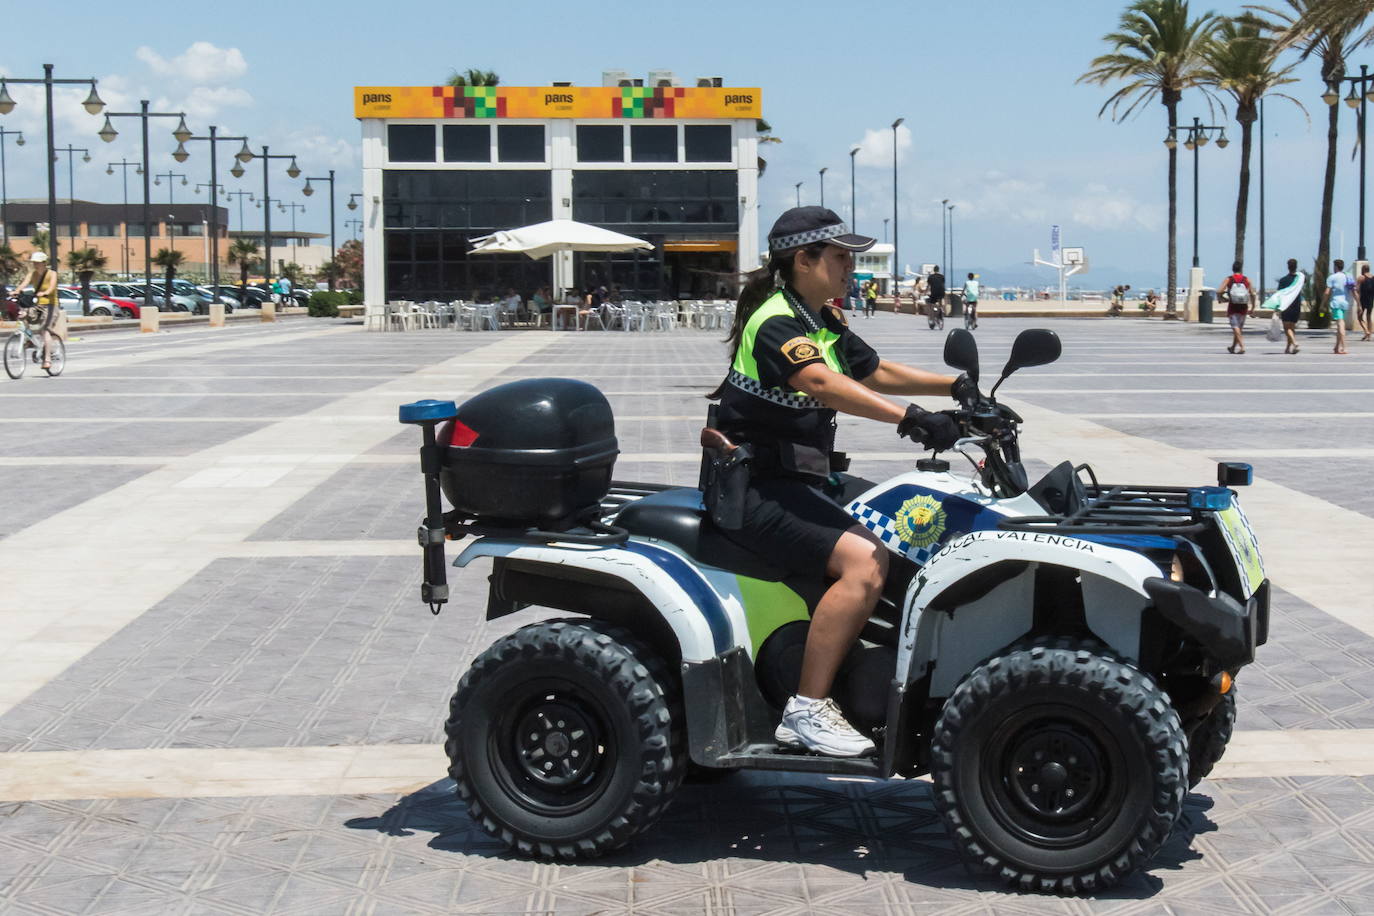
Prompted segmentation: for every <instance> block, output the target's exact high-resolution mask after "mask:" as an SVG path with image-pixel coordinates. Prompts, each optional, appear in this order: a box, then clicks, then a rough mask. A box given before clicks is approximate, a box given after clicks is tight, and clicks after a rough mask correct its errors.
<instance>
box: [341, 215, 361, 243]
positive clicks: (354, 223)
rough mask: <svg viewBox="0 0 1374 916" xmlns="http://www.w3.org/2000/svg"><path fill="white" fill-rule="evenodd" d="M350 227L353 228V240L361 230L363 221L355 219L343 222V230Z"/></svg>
mask: <svg viewBox="0 0 1374 916" xmlns="http://www.w3.org/2000/svg"><path fill="white" fill-rule="evenodd" d="M350 226H351V227H352V228H353V238H355V239H356V238H357V237H358V230H359V229H361V228H363V221H362V220H360V219H358V218H357V217H354V218H353V219H346V220H344V228H345V229H347V228H349V227H350Z"/></svg>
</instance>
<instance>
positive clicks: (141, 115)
mask: <svg viewBox="0 0 1374 916" xmlns="http://www.w3.org/2000/svg"><path fill="white" fill-rule="evenodd" d="M148 105H149V103H148V100H147V99H142V100H141V101H140V102H139V103H138V106H139V107H138V111H111V112H108V113H107V114H106V115H105V126H104V127H102V128H100V130H99V132H98V133H97V136H99V137H100V139H102V140H104V141H105V142H106V143H113V142H114V141H115V138H116V137H118V136H119V131H117V130H115V129H114V125H113V124H111V123H110V119H111V118H138V119H139V123H140V126H141V128H142V135H143V168H142V171H143V290H144V294H145V296H146V297H147V298H146V299H144V302H147V303H151V302H152V301H153V298H152V297H153V226H152V223H153V216H152V210H151V205H152V185H151V183H150V180H149V179H150V178H151V177H152V176H151V175H150V174H149V172H150V169H151V166H149V164H148V119H149V118H177V119H179V120H178V121H177V126H176V128H175V129H173V131H172V137H173V138H175V140H176V141H177V143H179V144H180V143H185V142H186V140H187V138H189V137H190V136H191V129H190V128H189V127H187V126H186V112H184V111H149V110H148ZM126 225H127V223H126ZM170 292H171V289H170V287H169V288H168V293H170Z"/></svg>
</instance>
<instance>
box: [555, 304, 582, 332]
mask: <svg viewBox="0 0 1374 916" xmlns="http://www.w3.org/2000/svg"><path fill="white" fill-rule="evenodd" d="M568 313H572V330H574V331H579V330H581V328H580V327H578V324H579V322H578V320H577V306H575V305H555V306H554V307H553V323H552V325H551V327H552V328H553V330H555V331H559V330H563V331H566V330H568V322H567V318H568ZM560 316H562V321H561V322H560V320H559V318H560ZM560 323H561V325H562V327H559V325H560Z"/></svg>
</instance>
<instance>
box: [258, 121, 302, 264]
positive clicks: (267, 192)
mask: <svg viewBox="0 0 1374 916" xmlns="http://www.w3.org/2000/svg"><path fill="white" fill-rule="evenodd" d="M253 158H255V159H261V160H262V199H263V200H264V201H267V202H268V203H267V205H266V206H263V208H262V247H263V259H262V262H263V264H265V265H266V276H267V277H269V278H270V277H271V276H272V203H273V202H275V201H274V200H273V197H272V192H271V188H270V186H269V182H268V169H267V166H268V165H269V164H270V163H269V162H268V160H270V159H290V160H291V164H290V165H289V166H287V167H286V174H287V176H288V177H291V178H299V177H300V174H301V169H300V166H298V165H296V157H295V156H293V155H291V154H289V153H269V152H268V151H267V147H266V146H264V147H263V148H262V152H261V153H258V154H255V155H254V157H253Z"/></svg>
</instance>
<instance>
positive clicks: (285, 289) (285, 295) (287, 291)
mask: <svg viewBox="0 0 1374 916" xmlns="http://www.w3.org/2000/svg"><path fill="white" fill-rule="evenodd" d="M277 287H278V289H279V291H280V293H281V304H282V305H290V304H291V278H290V277H287V276H281V277H278V278H277Z"/></svg>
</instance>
